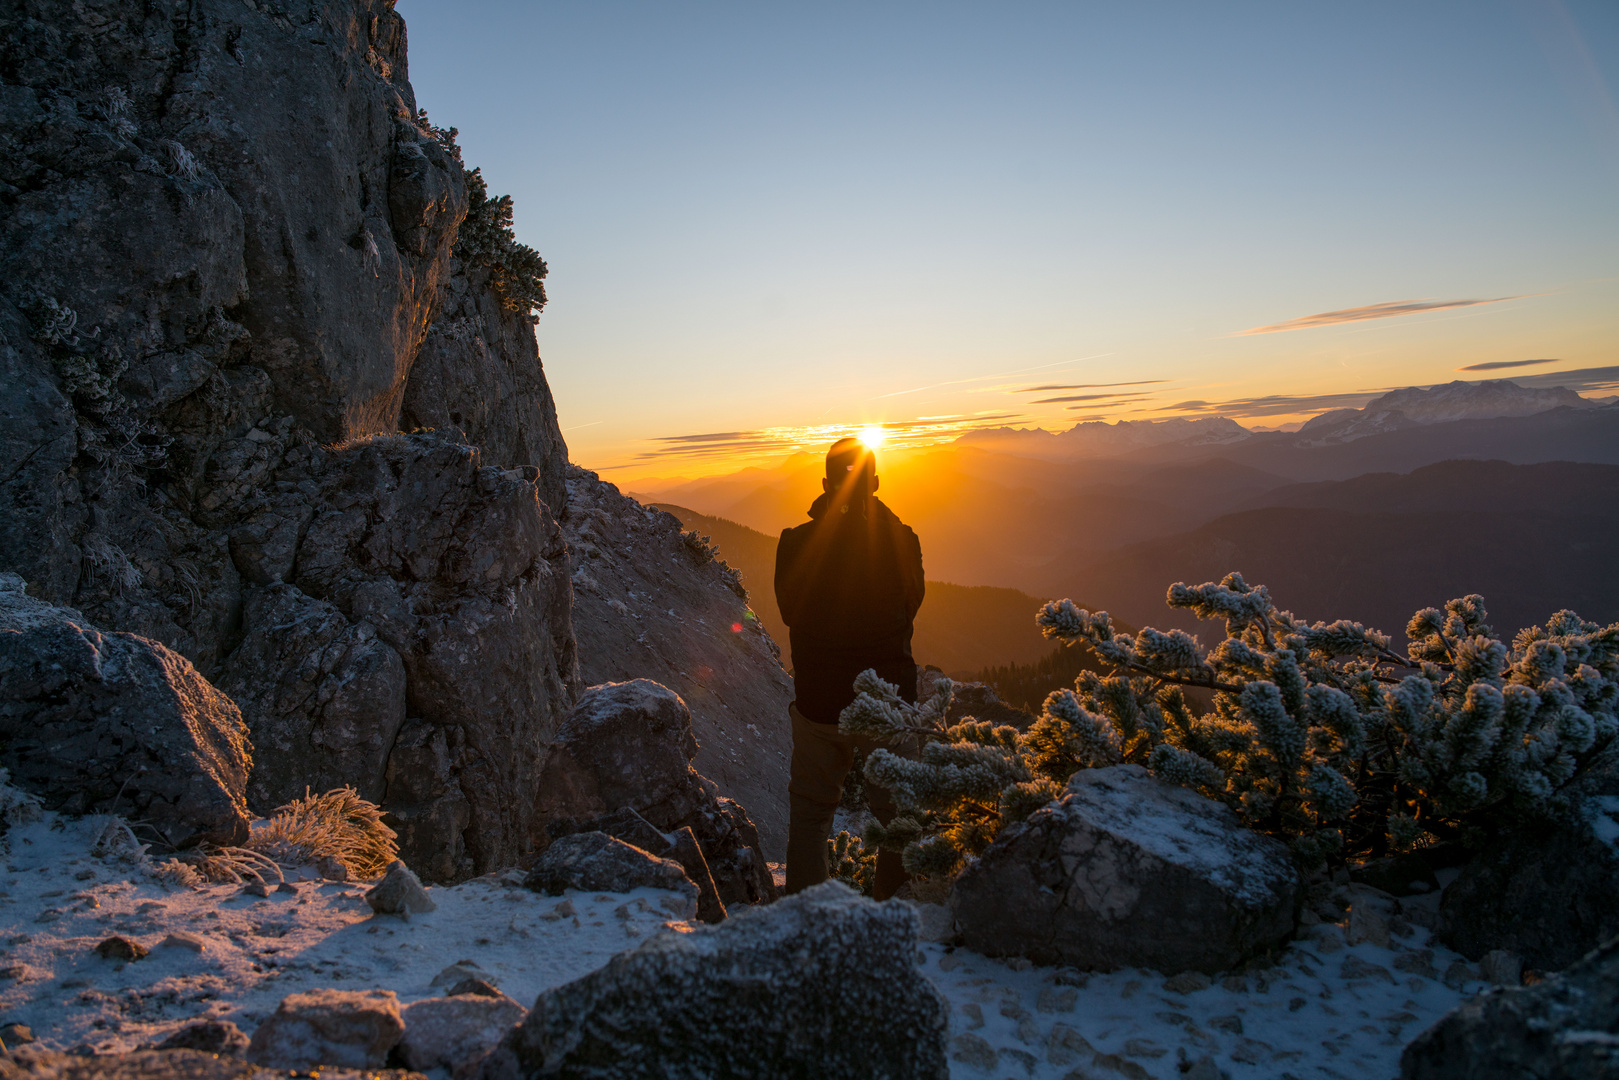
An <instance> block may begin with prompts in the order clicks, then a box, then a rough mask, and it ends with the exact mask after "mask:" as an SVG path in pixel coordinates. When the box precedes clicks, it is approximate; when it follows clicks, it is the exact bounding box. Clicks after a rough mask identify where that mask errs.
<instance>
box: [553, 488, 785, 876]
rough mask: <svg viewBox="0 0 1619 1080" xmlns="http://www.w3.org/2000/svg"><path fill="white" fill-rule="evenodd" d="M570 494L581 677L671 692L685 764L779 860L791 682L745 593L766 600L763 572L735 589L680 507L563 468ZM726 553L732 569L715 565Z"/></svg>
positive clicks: (738, 581) (731, 575) (733, 577)
mask: <svg viewBox="0 0 1619 1080" xmlns="http://www.w3.org/2000/svg"><path fill="white" fill-rule="evenodd" d="M567 489H568V499H567V510H566V512H565V513H564V514H563V516H562V530H563V532H564V534H565V535H566V536H567V538H568V545H569V547H570V548H571V549H572V550H573V590H574V598H573V628H574V633H575V635H577V637H578V641H579V670H580V674H581V676H582V677H583V679H584V681H585V683H586V684H588V685H592V686H594V685H597V684H599V683H609V682H624V681H627V680H630V679H637V678H647V679H653V680H656V681H657V682H659V683H662V684H663V685H664V686H667V687H669V688H670V689H671V690H673V691H674V692H675V693H676V694H678V695H680V698H681V700H683V701H684V702H685V703H686V704H687V705H688V706H689V707H690V710H691V718H692V730H693V732H694V733H695V735H696V737H697V744H698V746H697V755H696V757H694V758H693V759H692V764H693V765H694V766H695V767H696V769H697V771H698V772H700V773H702V774H703V775H704V776H706V777H707V778H708V779H710V780H712V781H713V782H714V784H715V786H716V788H717V789H718V791H719V793H720V794H721V795H724V796H726V797H727V798H731V799H735V800H736V801H737V802H739V803H741V804H742V805H743V806H746V807H747V808H748V816H749V817H750V818H751V819H752V820H753V822H754V823H755V824H756V825H757V826H758V830H759V836H760V839H761V840H762V841H763V845H764V846H763V848H762V850H763V851H764V853H765V856H766V858H768V859H771V860H775V861H780V860H781V859H783V858H785V857H786V851H787V765H788V761H789V760H790V758H791V757H792V752H793V739H792V725H791V724H790V723H789V721H788V719H787V705H788V703H789V702H791V701H792V700H793V681H792V679H791V678H790V677H788V675H787V672H786V671H785V670H784V669H783V668H782V664H781V649H780V648H779V647H778V644H777V642H775V641H773V640H771V637H770V633H769V632H768V631H767V630H766V629H765V627H764V624H763V623H762V622H761V621H760V619H759V618H758V617H757V616H756V615H755V613H754V610H753V607H754V606H757V605H758V603H759V601H758V600H757V599H753V600H750V596H749V590H750V589H751V590H752V592H753V593H754V594H764V595H766V596H768V595H770V592H771V583H770V578H769V576H768V574H767V575H766V576H765V577H763V578H762V579H760V580H751V579H750V580H748V581H747V582H746V587H744V583H743V580H742V577H741V575H740V574H739V573H738V572H737V570H736V566H735V564H736V562H737V560H736V559H735V557H734V556H735V555H736V553H735V552H727V551H723V550H721V551H716V550H715V549H714V548H713V547H712V546H710V545H708V544H705V543H703V542H702V539H701V537H700V536H698V535H697V533H696V532H687V531H685V526H683V525H682V524H681V520H680V518H679V517H677V516H676V514H678V513H680V511H679V510H678V508H671V509H673V510H674V511H675V512H674V513H667V512H665V511H664V510H661V509H658V508H656V507H652V506H646V505H643V504H642V503H640V502H637V501H636V500H635V499H633V498H631V497H630V496H628V495H625V494H623V493H622V492H620V491H619V489H618V488H617V487H615V486H614V485H613V484H610V483H608V482H607V481H605V480H602V479H601V478H600V477H598V476H597V475H596V474H595V473H593V472H590V471H588V470H585V469H581V468H579V467H577V466H573V465H570V466H568V471H567ZM699 531H705V530H699ZM773 542H774V540H773V539H772V543H773ZM727 555H731V556H733V558H732V565H727V564H726V563H725V562H724V561H722V560H724V559H725V557H726V556H727ZM773 557H774V556H773V555H772V558H773ZM750 604H751V605H752V606H750ZM608 809H609V810H616V809H617V807H608ZM715 874H716V876H719V872H718V871H715ZM726 902H727V903H734V902H735V901H733V900H731V898H730V897H726Z"/></svg>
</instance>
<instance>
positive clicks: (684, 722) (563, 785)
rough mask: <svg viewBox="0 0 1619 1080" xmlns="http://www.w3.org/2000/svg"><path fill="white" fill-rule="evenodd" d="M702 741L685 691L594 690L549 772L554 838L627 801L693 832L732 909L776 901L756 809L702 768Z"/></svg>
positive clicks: (548, 815)
mask: <svg viewBox="0 0 1619 1080" xmlns="http://www.w3.org/2000/svg"><path fill="white" fill-rule="evenodd" d="M696 753H697V741H696V738H695V737H694V736H693V734H692V722H691V713H690V712H689V711H688V710H687V708H686V704H685V702H683V701H682V700H681V699H680V697H679V695H677V694H675V693H674V692H673V691H672V690H670V689H669V688H668V687H665V686H660V685H659V684H658V683H655V682H652V681H651V680H648V679H635V680H633V681H631V682H625V683H608V684H606V685H604V686H593V687H591V688H590V689H589V690H587V691H585V693H584V694H583V695H582V696H581V697H580V699H579V703H578V704H577V705H576V706H574V709H573V711H572V712H570V713H569V714H568V716H567V718H566V719H565V720H564V721H563V724H562V730H561V731H560V732H558V734H557V738H556V741H555V742H554V743H553V744H552V746H551V750H550V753H549V755H548V756H547V757H546V761H545V767H544V771H543V773H542V774H541V778H540V785H539V787H540V802H539V815H540V817H541V818H542V819H544V820H546V821H548V822H549V823H550V824H549V825H548V829H549V830H550V831H551V833H552V834H553V835H562V834H567V833H572V832H576V831H578V830H579V829H580V828H582V827H583V825H584V824H586V823H589V822H591V821H592V820H593V819H596V818H599V817H602V816H604V815H607V814H612V813H616V812H617V811H620V810H622V809H623V808H625V807H628V808H629V809H631V810H633V811H635V812H636V813H638V814H640V815H641V816H642V817H643V818H645V819H646V820H647V821H648V822H649V823H651V825H652V826H653V827H654V828H656V829H657V830H658V831H660V832H663V833H673V832H676V831H678V830H680V829H684V828H689V829H691V831H692V834H693V836H694V837H695V838H696V841H697V844H698V846H699V847H700V848H701V850H702V854H703V858H704V860H705V861H706V862H707V864H708V869H709V872H710V873H711V874H712V876H713V881H714V885H715V887H716V889H717V890H718V893H719V896H720V899H721V900H722V901H723V902H724V903H725V904H726V905H727V906H731V905H736V904H754V903H759V902H761V901H770V900H774V899H775V896H776V890H775V885H774V882H773V881H772V879H771V876H770V868H769V866H768V865H767V864H766V862H765V859H764V855H763V853H762V852H761V851H760V844H759V839H758V834H757V833H755V832H754V830H753V826H752V823H751V822H750V821H749V820H748V815H747V813H746V812H745V811H744V810H743V809H742V807H740V806H738V805H737V804H736V803H734V802H732V801H731V800H730V799H725V798H717V797H716V796H715V795H714V794H713V793H712V791H711V790H710V787H709V785H708V783H707V782H706V781H705V780H704V779H703V777H702V776H700V775H699V774H698V773H697V770H696V769H694V768H692V765H691V760H692V758H693V757H694V756H695V755H696Z"/></svg>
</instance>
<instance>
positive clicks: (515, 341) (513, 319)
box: [399, 259, 599, 681]
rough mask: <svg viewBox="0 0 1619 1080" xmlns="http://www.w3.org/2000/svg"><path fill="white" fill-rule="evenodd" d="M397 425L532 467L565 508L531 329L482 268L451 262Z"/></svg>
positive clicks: (564, 456) (549, 405)
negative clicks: (424, 430) (501, 297)
mask: <svg viewBox="0 0 1619 1080" xmlns="http://www.w3.org/2000/svg"><path fill="white" fill-rule="evenodd" d="M399 426H400V427H401V428H402V429H404V430H406V431H410V430H412V429H415V428H434V429H436V430H438V431H439V432H440V433H444V434H448V435H450V436H452V437H454V438H456V439H459V440H460V441H462V442H465V443H467V444H469V445H472V446H476V447H478V448H479V449H480V450H482V451H483V455H484V460H486V461H489V462H491V463H503V464H508V465H517V464H522V465H534V466H536V467H537V468H538V469H539V477H538V479H539V485H540V499H541V501H543V502H544V503H545V504H546V505H547V506H550V507H552V508H553V509H556V510H558V511H560V509H561V508H562V507H564V506H566V505H567V501H568V489H567V470H568V448H567V445H566V444H565V443H564V442H563V441H562V432H561V430H560V429H559V428H558V427H557V411H556V404H555V402H554V401H553V400H552V397H551V388H550V386H549V385H547V383H546V381H545V371H544V370H543V369H542V368H541V366H540V358H539V355H538V352H537V350H536V348H535V344H534V327H533V325H532V324H531V323H530V322H529V320H528V319H526V318H524V317H522V316H521V315H519V314H517V313H515V312H513V311H511V310H509V309H508V308H507V307H506V306H504V305H503V304H502V303H501V302H500V300H499V298H498V297H497V296H496V295H495V293H494V291H493V290H492V289H491V288H490V287H489V271H488V270H487V269H485V268H482V267H478V266H469V265H467V264H465V263H463V262H462V261H461V260H459V259H452V260H451V262H450V275H449V277H448V278H447V279H446V281H445V286H444V289H443V292H442V294H441V298H440V303H439V312H438V317H437V319H435V320H434V322H433V325H432V326H431V327H430V328H429V329H428V332H427V339H426V341H424V342H423V343H422V348H421V352H420V353H418V354H417V356H416V363H415V364H414V365H413V366H412V367H411V370H410V382H409V383H408V384H407V385H406V387H405V398H404V404H403V407H402V409H401V410H400V415H399ZM598 681H599V680H598Z"/></svg>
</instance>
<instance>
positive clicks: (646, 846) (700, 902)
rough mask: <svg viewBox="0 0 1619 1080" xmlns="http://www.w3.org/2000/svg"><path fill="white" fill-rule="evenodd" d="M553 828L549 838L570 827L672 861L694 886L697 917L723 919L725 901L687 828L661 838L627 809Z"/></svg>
mask: <svg viewBox="0 0 1619 1080" xmlns="http://www.w3.org/2000/svg"><path fill="white" fill-rule="evenodd" d="M556 825H557V828H556V829H555V830H552V831H553V835H568V834H567V833H564V831H563V830H566V829H570V828H572V829H573V831H574V832H580V833H586V832H600V833H606V834H607V835H608V836H611V837H612V838H613V839H615V840H622V841H624V843H626V844H629V845H630V846H631V847H638V848H640V849H641V850H642V851H645V852H647V853H648V854H650V855H656V856H657V857H658V858H660V859H673V860H674V861H675V862H677V863H679V864H680V866H681V869H683V870H685V871H686V877H688V878H690V879H691V883H692V884H693V885H695V886H697V917H698V918H699V919H702V920H703V921H704V922H710V923H713V922H719V921H720V920H721V919H723V918H725V901H723V900H721V899H720V895H719V890H718V889H717V888H716V887H715V885H714V875H713V874H712V873H710V872H709V869H708V860H707V859H705V858H704V857H703V849H702V848H701V847H700V846H699V845H698V843H697V837H696V836H695V834H693V833H692V831H691V828H690V827H689V826H687V827H683V828H680V829H677V830H675V831H674V832H673V833H671V834H668V835H665V834H664V833H661V832H659V831H658V830H657V829H655V828H653V827H652V823H651V822H649V821H647V819H646V818H644V817H642V816H641V815H640V814H637V813H636V812H635V811H634V810H633V809H632V808H630V807H628V806H626V807H623V808H621V809H619V810H617V811H616V812H614V813H611V814H604V815H602V816H601V817H598V818H591V819H589V820H588V821H583V822H579V823H577V825H575V823H573V822H572V821H571V820H568V819H564V820H562V821H559V822H557V823H556Z"/></svg>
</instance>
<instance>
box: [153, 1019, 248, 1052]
mask: <svg viewBox="0 0 1619 1080" xmlns="http://www.w3.org/2000/svg"><path fill="white" fill-rule="evenodd" d="M247 1044H248V1039H247V1036H246V1035H244V1034H243V1033H242V1029H241V1028H239V1027H237V1026H236V1025H235V1024H233V1023H231V1022H230V1021H229V1020H199V1021H197V1022H196V1023H193V1024H187V1025H186V1026H185V1027H183V1028H181V1029H180V1030H179V1031H176V1032H174V1033H172V1034H171V1035H170V1036H169V1037H168V1038H166V1039H164V1040H163V1041H162V1042H160V1043H158V1044H157V1045H155V1046H153V1047H152V1049H153V1050H201V1051H202V1052H203V1053H205V1054H221V1055H224V1056H227V1057H240V1056H241V1055H242V1054H244V1053H246V1052H247Z"/></svg>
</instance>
